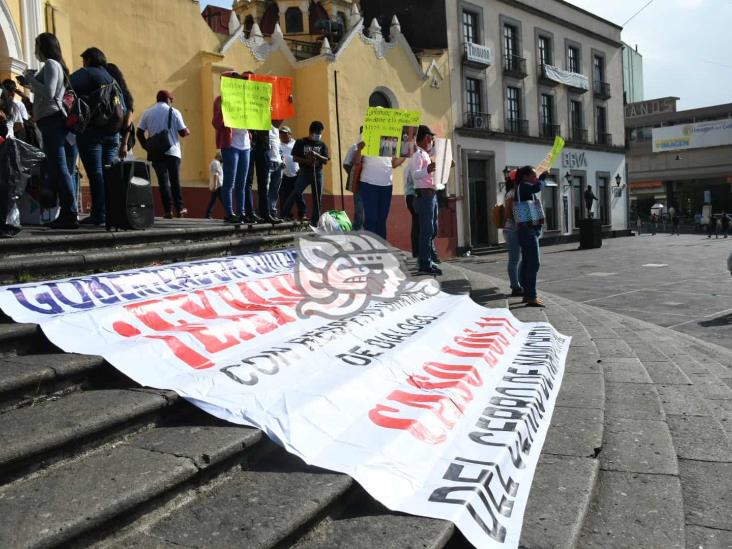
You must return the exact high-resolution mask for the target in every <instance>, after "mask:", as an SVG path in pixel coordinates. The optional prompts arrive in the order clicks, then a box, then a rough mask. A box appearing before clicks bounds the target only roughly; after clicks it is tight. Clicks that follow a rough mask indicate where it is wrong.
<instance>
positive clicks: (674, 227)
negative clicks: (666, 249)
mask: <svg viewBox="0 0 732 549" xmlns="http://www.w3.org/2000/svg"><path fill="white" fill-rule="evenodd" d="M674 234H676V236H681V234H680V233H679V213H678V212H674V213H673V217H671V236H673V235H674Z"/></svg>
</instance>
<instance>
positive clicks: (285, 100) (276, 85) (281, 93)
mask: <svg viewBox="0 0 732 549" xmlns="http://www.w3.org/2000/svg"><path fill="white" fill-rule="evenodd" d="M249 79H250V80H255V81H257V82H268V83H270V84H272V120H287V119H288V118H292V117H293V116H295V104H294V103H293V102H292V78H290V77H289V76H271V75H268V74H250V75H249Z"/></svg>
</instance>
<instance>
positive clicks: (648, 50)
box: [201, 0, 732, 110]
mask: <svg viewBox="0 0 732 549" xmlns="http://www.w3.org/2000/svg"><path fill="white" fill-rule="evenodd" d="M395 1H398V0H395ZM567 1H568V2H569V3H571V4H574V5H576V6H579V7H580V8H583V9H585V10H587V11H589V12H592V13H594V14H596V15H599V16H600V17H603V18H605V19H607V20H609V21H612V22H613V23H616V24H618V25H623V24H624V23H625V22H626V21H628V19H630V18H631V17H632V16H633V14H634V13H635V12H637V11H638V10H639V9H640V8H642V7H643V6H644V5H645V4H646V3H647V1H648V0H567ZM207 4H214V5H217V6H225V7H231V0H201V9H203V8H204V7H205V6H206V5H207ZM731 23H732V0H653V1H652V2H651V4H650V5H649V6H648V7H647V8H645V9H644V10H643V11H642V12H641V13H640V14H638V15H637V16H635V17H634V18H633V19H631V20H630V21H629V22H628V23H627V25H625V26H624V28H623V33H622V38H623V41H624V42H626V43H628V44H630V45H631V46H633V47H635V46H636V45H637V46H638V51H639V52H640V54H641V55H642V56H643V86H644V90H643V91H644V96H645V97H644V98H645V99H655V98H658V97H668V96H674V97H679V98H680V101H679V103H678V109H679V110H681V109H694V108H698V107H706V106H710V105H719V104H722V103H732V59H730V58H729V53H730V52H731V51H732V28H730V24H731Z"/></svg>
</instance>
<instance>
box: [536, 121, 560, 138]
mask: <svg viewBox="0 0 732 549" xmlns="http://www.w3.org/2000/svg"><path fill="white" fill-rule="evenodd" d="M559 135H561V126H560V125H559V124H539V136H540V137H547V138H549V139H554V138H555V137H558V136H559Z"/></svg>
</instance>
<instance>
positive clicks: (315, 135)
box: [310, 133, 323, 141]
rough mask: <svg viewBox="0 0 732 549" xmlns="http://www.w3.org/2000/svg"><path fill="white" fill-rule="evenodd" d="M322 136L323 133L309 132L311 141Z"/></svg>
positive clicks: (317, 139) (318, 139)
mask: <svg viewBox="0 0 732 549" xmlns="http://www.w3.org/2000/svg"><path fill="white" fill-rule="evenodd" d="M322 137H323V134H320V133H311V134H310V139H312V140H313V141H320V140H321V139H322Z"/></svg>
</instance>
